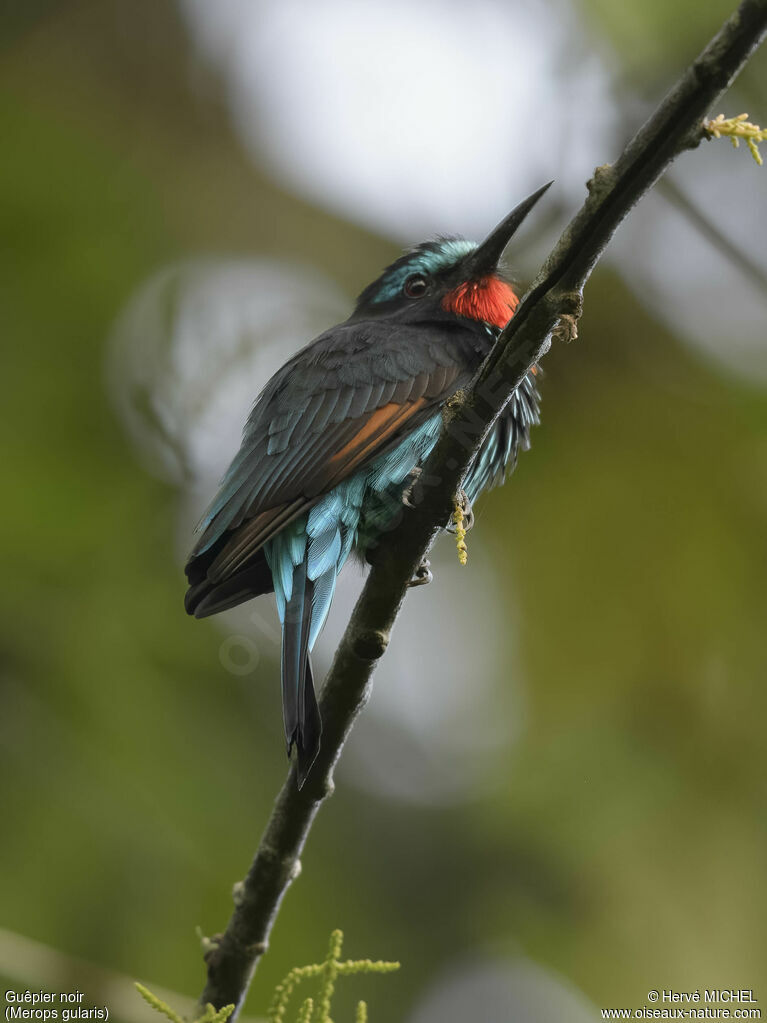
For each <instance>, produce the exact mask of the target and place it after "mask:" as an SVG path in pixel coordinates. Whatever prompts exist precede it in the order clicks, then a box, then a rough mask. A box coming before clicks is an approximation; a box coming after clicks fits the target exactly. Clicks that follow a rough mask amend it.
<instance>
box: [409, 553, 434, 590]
mask: <svg viewBox="0 0 767 1023" xmlns="http://www.w3.org/2000/svg"><path fill="white" fill-rule="evenodd" d="M433 578H434V576H433V575H432V571H431V562H430V561H429V559H428V558H424V559H423V561H422V562H421V564H420V565H419V566H418V568H417V569H416V570H415V575H414V576H413V578H412V579H411V580H410V582H409V583H408V586H426V585H427V583H430V582H431V581H432V579H433Z"/></svg>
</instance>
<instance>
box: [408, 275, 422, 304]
mask: <svg viewBox="0 0 767 1023" xmlns="http://www.w3.org/2000/svg"><path fill="white" fill-rule="evenodd" d="M426 288H427V284H426V278H425V277H423V276H422V275H421V274H413V276H412V277H408V279H407V280H406V281H405V294H406V295H407V297H408V298H420V297H421V296H422V295H425V294H426Z"/></svg>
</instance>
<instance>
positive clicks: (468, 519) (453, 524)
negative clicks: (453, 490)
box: [445, 490, 474, 533]
mask: <svg viewBox="0 0 767 1023" xmlns="http://www.w3.org/2000/svg"><path fill="white" fill-rule="evenodd" d="M455 506H456V509H457V510H458V511H460V517H461V524H460V526H459V525H458V522H457V521H456V518H455V516H454V517H453V518H451V519H450V521H449V522H448V524H447V525H446V526H445V529H446V530H447V531H448V533H457V532H458V530H459V528H460V529H463V531H464V533H468V532H469V530H470V529H471V528H472V527H473V526H474V508H473V507H472V503H471V501H470V500H469V497H468V495H467V493H466V491H465V490H459V491H458V493H457V494H456V495H455Z"/></svg>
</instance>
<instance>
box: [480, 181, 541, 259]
mask: <svg viewBox="0 0 767 1023" xmlns="http://www.w3.org/2000/svg"><path fill="white" fill-rule="evenodd" d="M553 184H554V182H553V181H549V183H548V184H547V185H544V186H543V188H539V189H538V191H537V192H533V194H532V195H529V196H528V197H527V199H525V200H524V201H523V202H521V203H520V204H519V206H516V207H515V208H514V209H513V210H512V211H511V213H510V214H509V215H508V217H506V218H505V220H502V221H501V222H500V224H499V225H498V227H496V228H495V230H493V231H491V232H490V234H489V235H488V236H487V238H485V240H484V241H483V242H482V244H481V245H480V246H479V247H478V248H476V249H475V250H474V252H472V253H471V255H470V256H469V258H468V261H467V262H468V268H469V273H470V278H473V279H476V278H478V277H483V276H484V275H485V274H489V273H492V271H493V270H495V268H496V267H497V266H498V262H499V260H500V258H501V256H502V255H503V250H504V249H505V248H506V246H507V245H508V244H509V242H510V240H511V238H512V235H513V234H514V232H515V231H516V230H517V228H518V227H519V226H520V224H521V223H522V221H523V220H524V219H525V217H526V216H527V214H528V213H529V212H530V210H531V209H532V208H533V206H535V204H536V203H537V202H538V200H539V199H540V198H541V196H542V195H543V194H544V192H547V191H548V190H549V188H551V186H552V185H553Z"/></svg>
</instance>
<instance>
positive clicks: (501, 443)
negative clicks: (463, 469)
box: [186, 185, 549, 784]
mask: <svg viewBox="0 0 767 1023" xmlns="http://www.w3.org/2000/svg"><path fill="white" fill-rule="evenodd" d="M548 187H549V186H548V185H546V186H545V187H544V188H541V189H540V190H539V191H537V192H535V193H534V194H533V195H531V196H530V197H529V198H528V199H526V200H525V201H524V202H522V203H520V205H519V206H517V207H516V209H515V210H514V211H513V212H512V213H511V214H509V216H508V217H506V219H505V220H503V221H502V222H501V223H500V224H499V225H498V227H496V228H495V230H494V231H493V232H492V233H491V234H490V235H489V236H488V237H487V238H486V239H485V241H484V242H482V244H481V245H476V244H475V243H473V242H469V241H465V240H464V239H461V238H441V239H439V240H437V241H429V242H424V243H423V244H421V245H418V246H416V248H414V249H413V250H412V251H411V252H409V253H407V255H404V256H402V257H401V258H400V259H398V260H396V262H394V263H392V264H391V266H389V267H387V268H386V270H384V272H383V273H382V274H381V276H380V277H379V278H378V280H376V281H374V282H373V283H372V284H370V285H369V286H368V287H367V288H365V290H364V291H363V292H362V294H361V295H360V297H359V299H358V300H357V304H356V307H355V309H354V312H353V313H352V315H351V316H350V317H349V319H348V320H346V321H345V322H344V323H341V324H339V325H338V326H336V327H332V328H331V329H330V330H328V331H326V332H325V333H324V334H321V335H320V336H319V337H318V338H316V339H315V340H314V341H312V342H311V344H309V345H307V347H306V348H304V349H302V350H301V351H300V352H299V353H298V354H297V355H294V356H293V358H292V359H290V360H289V361H288V362H287V363H286V364H285V365H284V366H283V367H282V369H280V370H279V371H278V372H277V373H275V375H274V376H273V377H272V379H271V380H270V381H269V383H268V384H267V385H266V387H265V388H264V390H263V391H262V392H261V395H260V396H259V398H258V400H257V401H256V403H255V405H254V407H253V410H252V412H251V413H250V416H249V417H248V420H247V422H246V424H245V428H244V431H243V438H242V444H241V447H240V450H239V452H238V453H237V455H236V456H235V458H234V460H233V462H232V464H231V465H230V466H229V468H228V470H227V471H226V473H225V475H224V478H223V480H222V483H221V486H220V489H219V491H218V494H217V495H216V497H215V499H214V501H213V503H212V504H211V506H210V508H209V509H208V511H207V513H206V515H205V517H204V518H203V520H202V522H201V524H200V527H199V528H200V529H201V530H202V535H201V536H200V538H199V540H198V542H197V544H196V546H195V548H194V550H193V551H192V553H191V555H190V557H189V561H188V563H187V566H186V574H187V578H188V580H189V590H188V591H187V594H186V610H187V611H188V612H189V614H193V615H195V616H196V617H198V618H204V617H206V616H207V615H212V614H217V613H218V612H219V611H224V610H226V609H228V608H231V607H234V606H235V605H237V604H241V603H242V602H243V601H245V600H250V599H251V598H252V597H257V596H258V595H259V594H262V593H269V592H271V591H272V590H274V593H275V596H276V599H277V608H278V611H279V615H280V621H281V622H282V705H283V716H284V722H285V735H286V738H287V743H288V752H290V750H291V749H292V747H293V745H295V747H296V750H297V756H298V780H299V784H302V783H303V781H304V779H305V778H306V775H307V773H308V771H309V768H310V767H311V765H312V763H313V761H314V759H315V757H316V755H317V752H318V750H319V746H320V735H321V731H322V725H321V721H320V714H319V710H318V707H317V700H316V698H315V693H314V684H313V679H312V669H311V662H310V659H309V655H310V652H311V650H312V647H313V646H314V643H315V641H316V639H317V636H318V635H319V633H320V630H321V629H322V627H323V625H324V623H325V619H326V618H327V615H328V611H329V610H330V603H331V601H332V599H333V592H334V589H335V585H336V577H337V576H338V573H339V572H340V571H341V568H342V567H343V565H344V562H345V561H346V559H347V558H348V557H349V555H350V553H351V552H352V551H356V552H357V553H359V554H361V555H362V556H363V557H364V556H365V554H366V553H367V552H368V551H369V549H370V547H371V545H372V544H373V543H374V542H375V540H376V537H377V536H380V534H381V532H382V531H383V530H384V529H385V528H386V525H387V521H389V520H391V518H392V507H393V502H394V503H397V505H398V508H399V510H401V505H400V504H399V502H401V501H402V500H403V499H404V500H405V501H406V500H407V496H406V494H407V492H408V490H409V488H410V487H412V483H413V480H414V478H415V475H417V473H418V472H419V470H420V466H421V465H422V463H423V462H424V460H425V459H426V458H427V456H428V454H429V452H430V451H431V450H432V448H433V447H434V445H435V443H436V441H437V437H438V436H439V432H440V428H441V425H442V407H443V406H444V404H445V402H447V401H449V400H450V398H451V397H452V396H453V395H454V394H455V393H456V392H457V391H459V390H460V389H461V388H463V387H465V386H466V385H467V384H468V383H469V381H470V380H471V378H472V376H473V375H474V373H475V371H476V370H477V368H478V367H479V365H480V363H481V362H482V360H483V359H484V358H485V356H486V355H487V354H488V352H489V351H490V349H491V348H492V346H493V344H494V343H495V341H496V339H497V337H498V335H499V333H500V331H501V329H502V328H503V327H504V326H505V325H506V323H507V322H508V321H509V319H510V318H511V317H512V316H513V315H514V312H515V310H516V308H517V305H518V302H519V299H518V297H517V295H516V294H515V292H514V290H513V288H512V287H511V285H510V284H509V282H508V281H507V280H506V279H505V278H504V276H503V274H502V272H501V270H500V269H499V261H500V259H501V256H502V254H503V251H504V249H505V248H506V245H507V243H508V241H509V240H510V238H511V237H512V235H513V234H514V232H515V231H516V229H517V228H518V227H519V225H520V224H521V223H522V221H523V220H524V218H525V217H526V216H527V214H528V213H529V212H530V210H531V209H532V208H533V206H534V205H535V203H536V202H537V201H538V199H539V198H540V197H541V196H542V195H543V193H544V192H545V191H546V189H547V188H548ZM537 421H538V393H537V390H536V383H535V372H534V371H531V372H530V373H528V375H527V376H526V377H525V379H524V380H523V381H522V383H521V384H520V385H519V387H518V388H517V390H516V392H515V394H514V396H513V398H512V400H511V401H510V402H509V403H508V405H507V406H506V407H505V409H504V410H503V412H502V414H501V415H500V417H499V418H498V420H497V421H496V423H495V426H494V427H493V429H492V430H491V432H490V433H489V435H488V437H487V438H486V440H485V441H484V443H483V445H482V447H481V448H480V451H479V453H478V454H477V456H476V458H475V459H474V462H473V464H472V466H471V469H470V471H469V474H468V476H467V478H466V480H465V482H464V486H463V488H464V491H465V494H466V497H467V499H468V501H469V502H472V501H473V500H474V499H475V498H476V496H477V495H478V494H479V493H480V492H481V491H482V490H484V489H486V488H488V487H490V486H492V485H493V484H495V483H498V482H500V481H502V480H503V479H504V477H505V475H506V473H507V472H508V470H509V469H511V468H512V467H513V465H514V462H515V460H516V455H517V452H518V450H519V449H520V448H526V447H527V446H528V444H529V432H530V427H531V426H532V425H533V424H534V423H536V422H537Z"/></svg>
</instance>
